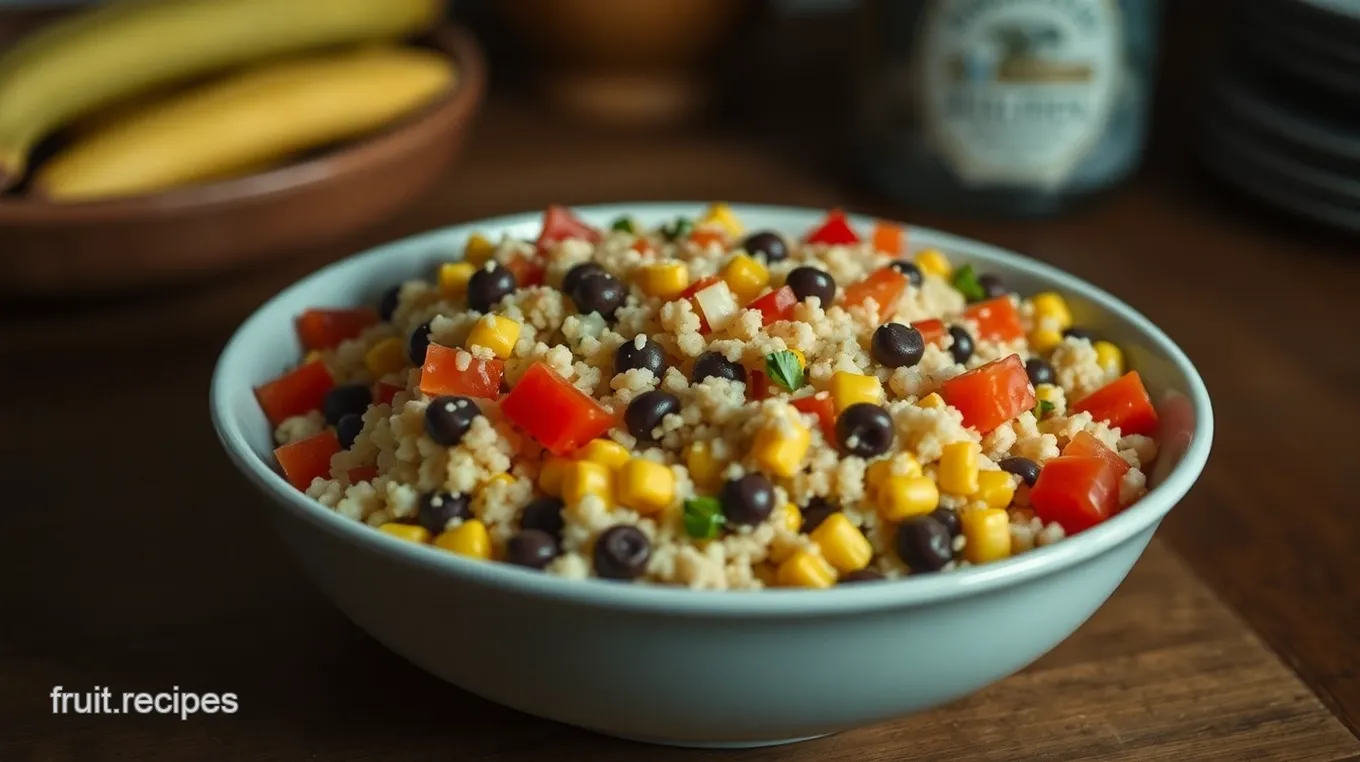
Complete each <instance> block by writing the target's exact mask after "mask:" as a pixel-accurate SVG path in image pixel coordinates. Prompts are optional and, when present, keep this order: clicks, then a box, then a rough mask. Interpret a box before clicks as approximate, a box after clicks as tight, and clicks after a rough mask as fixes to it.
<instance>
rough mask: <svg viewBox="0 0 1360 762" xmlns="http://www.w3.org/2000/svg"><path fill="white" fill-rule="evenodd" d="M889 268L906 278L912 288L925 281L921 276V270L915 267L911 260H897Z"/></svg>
mask: <svg viewBox="0 0 1360 762" xmlns="http://www.w3.org/2000/svg"><path fill="white" fill-rule="evenodd" d="M889 267H891V268H892V269H894V270H896V271H898V272H900V273H902V274H903V275H905V276H907V281H908V282H910V283H911V285H913V286H917V287H920V285H921V283H922V282H924V281H925V276H924V275H922V274H921V268H919V267H917V266H916V263H915V262H912V261H911V260H907V259H899V260H897V261H896V262H893V263H892V264H891V265H889Z"/></svg>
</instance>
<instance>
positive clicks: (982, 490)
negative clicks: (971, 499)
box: [977, 471, 1015, 508]
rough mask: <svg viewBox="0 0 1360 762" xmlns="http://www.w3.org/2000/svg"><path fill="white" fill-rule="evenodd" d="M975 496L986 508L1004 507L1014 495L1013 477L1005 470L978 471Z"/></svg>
mask: <svg viewBox="0 0 1360 762" xmlns="http://www.w3.org/2000/svg"><path fill="white" fill-rule="evenodd" d="M977 481H978V491H977V496H978V498H979V499H981V500H982V502H984V503H986V504H987V507H988V508H1005V507H1006V506H1008V505H1010V504H1011V500H1012V499H1013V498H1014V497H1015V477H1014V476H1011V475H1010V474H1008V473H1006V472H1005V471H979V472H978V477H977Z"/></svg>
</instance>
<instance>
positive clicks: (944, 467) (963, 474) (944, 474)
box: [937, 442, 982, 495]
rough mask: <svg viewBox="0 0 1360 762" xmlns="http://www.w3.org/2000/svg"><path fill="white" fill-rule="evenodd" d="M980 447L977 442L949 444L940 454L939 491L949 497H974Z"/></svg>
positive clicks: (980, 452)
mask: <svg viewBox="0 0 1360 762" xmlns="http://www.w3.org/2000/svg"><path fill="white" fill-rule="evenodd" d="M981 454H982V447H981V445H979V444H978V443H977V442H951V443H950V444H947V445H945V446H944V451H943V452H942V453H941V454H940V472H939V475H938V477H937V478H938V479H939V480H940V484H939V486H940V489H941V490H943V491H944V492H948V493H949V494H951V495H974V494H977V491H978V456H979V455H981Z"/></svg>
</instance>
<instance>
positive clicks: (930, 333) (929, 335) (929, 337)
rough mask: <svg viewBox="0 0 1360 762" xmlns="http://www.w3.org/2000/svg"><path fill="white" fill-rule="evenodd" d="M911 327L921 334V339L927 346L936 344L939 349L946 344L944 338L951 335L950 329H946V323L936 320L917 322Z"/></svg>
mask: <svg viewBox="0 0 1360 762" xmlns="http://www.w3.org/2000/svg"><path fill="white" fill-rule="evenodd" d="M911 327H912V328H915V329H916V330H918V331H920V332H921V338H922V339H923V340H924V341H925V342H926V343H927V344H934V345H935V346H937V347H938V346H939V345H940V344H941V343H943V342H944V337H945V336H946V335H948V334H949V329H947V328H945V327H944V321H943V320H936V319H934V318H931V319H930V320H917V321H916V322H915V323H912V324H911Z"/></svg>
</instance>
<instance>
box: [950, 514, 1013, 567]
mask: <svg viewBox="0 0 1360 762" xmlns="http://www.w3.org/2000/svg"><path fill="white" fill-rule="evenodd" d="M959 524H960V525H961V526H962V529H963V536H964V537H965V538H967V542H965V543H964V545H963V557H964V558H965V559H967V561H968V562H969V563H972V564H985V563H987V562H989V561H1000V560H1001V559H1003V558H1007V557H1009V556H1010V554H1011V520H1010V515H1009V514H1007V513H1006V511H1004V510H1002V509H1000V508H973V509H971V510H966V511H961V512H960V513H959Z"/></svg>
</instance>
